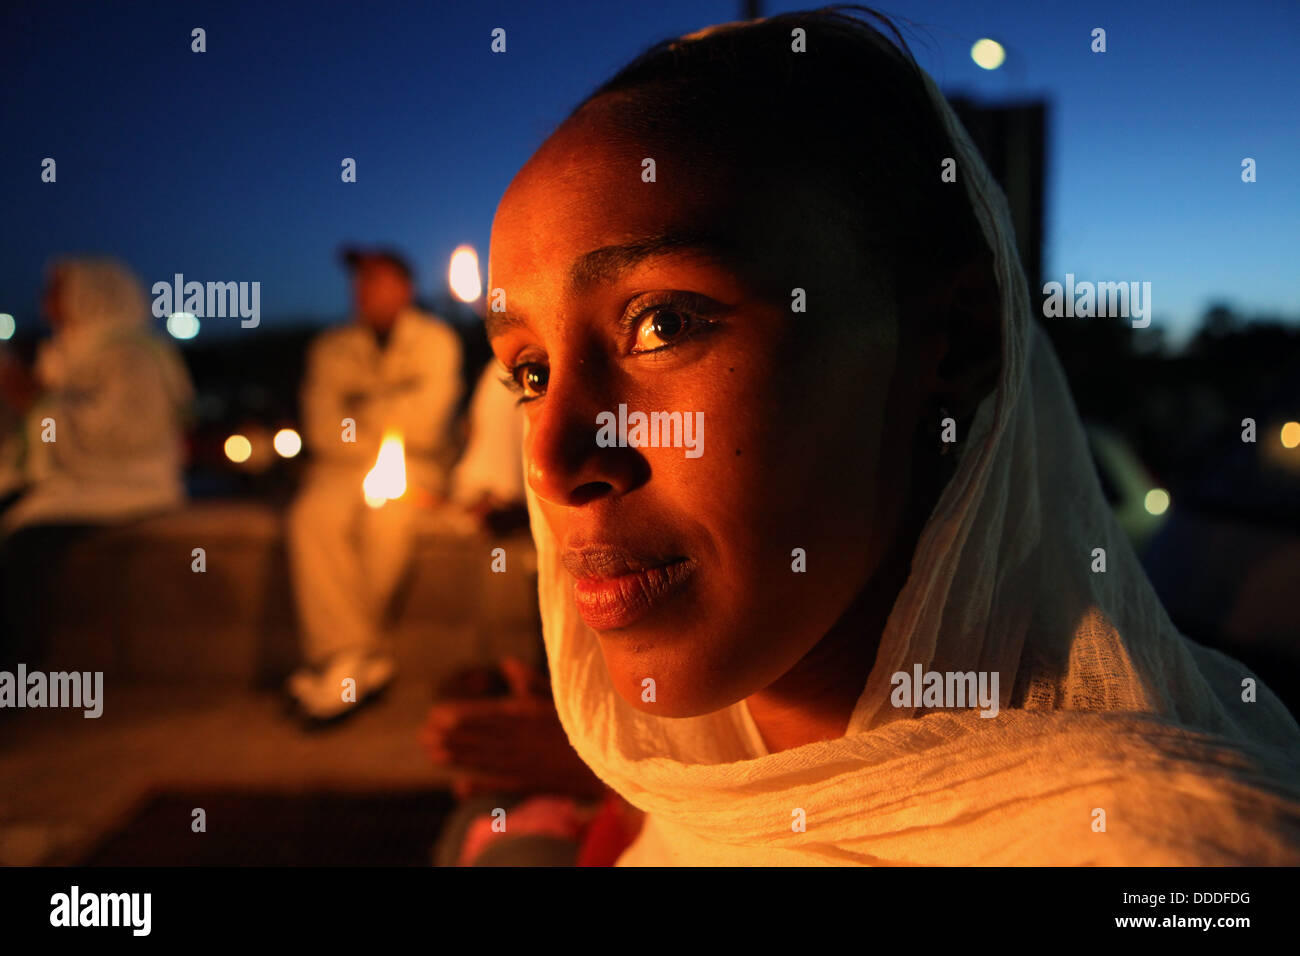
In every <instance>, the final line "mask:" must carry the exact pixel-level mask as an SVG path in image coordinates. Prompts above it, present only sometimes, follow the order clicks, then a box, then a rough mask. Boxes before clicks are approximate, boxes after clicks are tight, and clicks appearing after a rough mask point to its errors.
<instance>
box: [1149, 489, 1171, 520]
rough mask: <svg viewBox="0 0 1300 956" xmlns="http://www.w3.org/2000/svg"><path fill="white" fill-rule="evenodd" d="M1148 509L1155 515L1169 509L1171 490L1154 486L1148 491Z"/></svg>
mask: <svg viewBox="0 0 1300 956" xmlns="http://www.w3.org/2000/svg"><path fill="white" fill-rule="evenodd" d="M1144 504H1145V505H1146V506H1147V511H1148V512H1150V513H1151V514H1153V515H1162V514H1164V513H1165V512H1166V511H1168V510H1169V492H1167V491H1165V489H1163V488H1152V489H1151V490H1150V491H1148V492H1147V497H1146V501H1145V502H1144Z"/></svg>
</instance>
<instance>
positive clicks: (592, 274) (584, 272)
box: [569, 232, 739, 292]
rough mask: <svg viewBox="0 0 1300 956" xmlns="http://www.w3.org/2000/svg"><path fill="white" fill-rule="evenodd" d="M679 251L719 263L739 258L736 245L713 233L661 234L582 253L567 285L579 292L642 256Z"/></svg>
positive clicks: (601, 281) (618, 271)
mask: <svg viewBox="0 0 1300 956" xmlns="http://www.w3.org/2000/svg"><path fill="white" fill-rule="evenodd" d="M681 254H688V255H692V256H699V257H701V258H706V259H713V260H716V261H718V262H720V263H723V264H738V260H739V255H738V253H737V250H736V248H735V247H734V246H733V245H732V244H731V243H729V242H726V241H724V240H722V239H720V238H719V237H717V236H716V235H711V234H705V233H690V232H681V233H664V234H662V235H656V236H646V237H645V238H642V239H635V240H633V241H632V242H626V243H621V244H619V245H613V246H602V247H601V248H599V249H595V250H592V251H591V252H587V253H584V254H583V255H581V256H579V257H578V258H577V259H575V260H574V262H573V265H571V266H570V267H569V288H570V290H571V291H574V292H582V291H585V290H587V289H590V288H591V287H592V286H595V285H600V284H601V283H605V282H610V281H612V280H613V279H615V278H617V277H618V275H619V274H620V273H623V272H626V271H627V270H628V269H631V268H632V267H633V266H636V265H638V264H639V263H641V262H644V261H645V260H646V259H651V258H654V257H655V256H664V255H681Z"/></svg>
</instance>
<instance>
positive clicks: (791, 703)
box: [746, 565, 906, 753]
mask: <svg viewBox="0 0 1300 956" xmlns="http://www.w3.org/2000/svg"><path fill="white" fill-rule="evenodd" d="M895 570H896V569H895ZM902 571H903V573H902V574H901V576H900V575H899V574H897V573H886V569H885V568H882V570H881V573H880V574H877V575H876V576H875V577H873V578H872V579H871V582H870V583H869V584H868V585H867V586H866V587H865V588H863V590H862V591H861V592H859V594H858V596H857V598H855V599H854V601H853V603H852V604H851V605H850V606H849V608H848V610H847V611H845V612H844V614H843V615H841V617H840V619H839V620H838V621H836V622H835V625H834V626H833V627H832V628H831V629H830V631H828V632H827V633H826V636H825V637H823V638H822V639H821V640H820V641H818V642H817V645H816V646H815V647H813V649H812V650H811V651H809V652H808V653H807V654H805V655H804V656H803V658H802V659H801V660H800V661H799V663H797V664H796V665H795V666H794V667H792V668H791V669H790V670H789V671H787V672H786V673H785V674H783V675H782V676H781V677H780V678H779V679H777V680H776V681H775V682H774V683H772V684H769V685H768V686H767V687H765V688H763V689H762V690H761V691H758V692H757V693H755V694H751V695H750V696H749V697H748V698H747V699H746V703H747V704H748V705H749V712H750V716H752V717H753V718H754V723H755V724H756V725H757V726H758V729H759V732H760V733H761V734H762V735H763V742H764V743H765V744H766V745H767V749H768V750H769V751H770V752H772V753H776V752H777V751H780V750H789V749H790V748H792V747H799V746H802V745H803V744H809V743H813V742H815V741H818V740H834V739H836V738H839V737H843V736H844V732H845V730H847V729H848V725H849V718H850V717H851V716H852V714H853V708H854V706H855V705H856V704H857V702H858V698H859V697H860V696H861V694H862V688H863V686H864V685H865V684H866V680H867V674H868V673H869V672H870V671H871V665H872V664H873V663H875V659H876V650H877V648H878V647H879V645H880V635H881V632H882V631H883V630H884V627H885V621H886V620H887V619H888V617H889V612H890V610H891V609H892V608H893V605H894V600H895V598H897V596H898V591H899V589H900V588H901V587H902V584H903V581H904V580H905V579H906V565H905V566H904V568H903V569H902ZM886 578H887V579H888V580H885V579H886Z"/></svg>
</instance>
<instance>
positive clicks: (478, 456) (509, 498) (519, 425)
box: [451, 360, 528, 534]
mask: <svg viewBox="0 0 1300 956" xmlns="http://www.w3.org/2000/svg"><path fill="white" fill-rule="evenodd" d="M503 375H504V371H503V370H502V369H501V367H500V366H499V365H498V364H497V363H496V362H495V361H492V360H489V361H488V364H487V366H486V367H485V368H484V369H483V373H482V374H481V375H480V376H479V380H478V383H477V385H475V387H474V397H473V399H472V400H471V402H470V406H469V442H468V444H467V445H466V447H465V453H464V455H462V456H461V459H460V461H458V462H457V463H456V468H455V470H454V471H453V472H452V477H451V498H452V500H453V501H454V502H456V503H457V504H458V505H460V506H461V507H462V508H464V509H465V510H466V511H468V512H469V513H470V515H472V517H473V518H474V520H475V522H476V524H477V525H478V526H480V527H482V528H485V529H486V530H488V531H489V532H492V533H499V534H504V533H507V532H509V531H512V530H514V529H516V528H522V527H526V526H527V524H528V505H527V503H526V500H525V495H524V459H523V441H524V416H523V413H522V412H521V410H520V408H519V402H518V399H516V398H515V396H514V394H513V393H511V391H510V390H509V389H508V388H507V387H506V386H505V385H504V384H503V383H502V381H501V379H502V377H503Z"/></svg>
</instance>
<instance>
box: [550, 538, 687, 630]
mask: <svg viewBox="0 0 1300 956" xmlns="http://www.w3.org/2000/svg"><path fill="white" fill-rule="evenodd" d="M563 561H564V566H565V567H566V568H568V570H569V573H570V574H572V575H573V576H574V578H576V579H577V583H576V584H575V585H574V588H573V600H574V603H575V604H576V605H577V607H578V613H579V614H580V615H582V619H583V620H584V621H586V622H587V626H588V627H590V628H592V629H593V630H597V631H612V630H617V629H618V628H622V627H629V626H631V625H632V624H635V623H636V622H637V621H639V620H640V619H641V618H643V617H645V616H646V615H647V614H649V613H650V612H651V611H652V610H654V609H655V608H656V607H659V606H660V605H662V604H664V603H665V602H667V601H668V600H670V599H671V598H672V596H673V595H675V594H676V593H677V592H678V591H679V590H680V589H681V588H682V586H683V585H684V584H686V582H687V581H688V580H689V579H690V577H691V574H692V573H693V572H694V570H695V569H694V565H693V564H692V563H691V561H690V560H689V559H687V558H651V557H646V556H642V555H634V554H632V553H631V552H628V551H624V550H622V549H617V548H589V549H584V550H581V551H566V552H565V553H564V557H563Z"/></svg>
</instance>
